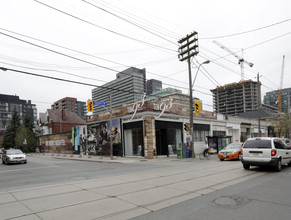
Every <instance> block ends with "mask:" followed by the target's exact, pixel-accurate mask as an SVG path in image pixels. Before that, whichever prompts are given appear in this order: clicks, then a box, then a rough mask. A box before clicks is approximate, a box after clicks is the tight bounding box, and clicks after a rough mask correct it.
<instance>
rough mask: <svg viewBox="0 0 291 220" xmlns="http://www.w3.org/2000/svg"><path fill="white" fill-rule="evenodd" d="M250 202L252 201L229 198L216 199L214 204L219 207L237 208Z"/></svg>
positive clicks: (237, 197)
mask: <svg viewBox="0 0 291 220" xmlns="http://www.w3.org/2000/svg"><path fill="white" fill-rule="evenodd" d="M249 201H250V200H249V199H246V198H242V197H239V196H229V197H220V198H218V199H215V200H214V203H215V204H216V205H219V206H224V207H230V208H236V207H240V206H242V205H244V204H246V203H248V202H249Z"/></svg>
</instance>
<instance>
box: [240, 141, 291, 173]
mask: <svg viewBox="0 0 291 220" xmlns="http://www.w3.org/2000/svg"><path fill="white" fill-rule="evenodd" d="M241 162H242V164H243V167H244V168H245V169H249V168H250V166H272V167H274V168H275V170H276V171H278V172H279V171H281V169H282V165H288V166H291V148H290V147H288V146H287V145H286V143H285V142H284V141H283V140H282V139H280V138H270V137H258V138H250V139H247V140H246V142H245V143H244V145H243V147H242V160H241Z"/></svg>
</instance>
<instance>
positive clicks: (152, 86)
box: [147, 79, 162, 95]
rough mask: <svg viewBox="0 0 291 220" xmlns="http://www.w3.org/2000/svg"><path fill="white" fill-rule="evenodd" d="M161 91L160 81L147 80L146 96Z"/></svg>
mask: <svg viewBox="0 0 291 220" xmlns="http://www.w3.org/2000/svg"><path fill="white" fill-rule="evenodd" d="M161 90H162V81H159V80H156V79H150V80H147V95H150V94H152V93H155V92H158V91H161Z"/></svg>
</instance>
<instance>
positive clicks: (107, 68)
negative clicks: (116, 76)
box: [0, 28, 203, 93]
mask: <svg viewBox="0 0 291 220" xmlns="http://www.w3.org/2000/svg"><path fill="white" fill-rule="evenodd" d="M0 29H2V28H0ZM2 30H5V31H8V30H6V29H2ZM8 32H11V31H8ZM11 33H14V34H17V35H21V34H18V33H16V32H11ZM0 34H3V35H5V36H7V37H10V38H13V39H16V40H19V41H21V42H24V43H27V44H30V45H33V46H35V47H39V48H41V49H44V50H48V51H50V52H53V53H57V54H59V55H62V56H65V57H68V58H71V59H75V60H78V61H81V62H84V63H87V64H90V65H94V66H97V67H100V68H103V69H106V70H110V71H113V72H119V71H117V70H114V69H112V68H109V67H105V66H101V65H98V64H95V63H92V62H88V61H85V60H83V59H79V58H76V57H73V56H70V55H67V54H64V53H61V52H58V51H55V50H52V49H49V48H46V47H43V46H40V45H37V44H34V43H31V42H29V41H26V40H22V39H20V38H17V37H14V36H11V35H8V34H5V33H3V32H0ZM21 36H24V37H27V38H31V37H29V36H27V35H21ZM31 39H33V40H37V41H40V42H43V43H47V44H51V45H53V46H57V47H60V48H63V49H67V50H71V51H74V52H78V53H81V54H85V55H88V56H92V57H95V58H98V59H101V60H106V61H108V62H113V63H117V62H114V61H110V60H107V59H103V58H100V57H96V56H93V55H90V54H87V53H83V52H80V51H77V50H73V49H70V48H67V47H63V46H60V45H57V44H52V43H49V42H47V41H42V40H39V39H36V38H31ZM117 64H119V65H123V66H126V67H130V66H127V65H124V64H120V63H117ZM148 73H150V74H153V75H156V76H160V77H161V75H159V74H156V73H153V72H148ZM125 74H126V73H125ZM127 75H130V74H127ZM138 78H141V77H138ZM166 78H167V79H170V80H174V81H176V82H177V79H171V78H168V77H166ZM179 82H181V83H184V84H186V83H185V82H184V81H179ZM163 84H164V85H168V86H173V87H177V86H176V85H171V84H166V83H163ZM179 88H181V89H187V88H186V87H179ZM202 93H203V92H202Z"/></svg>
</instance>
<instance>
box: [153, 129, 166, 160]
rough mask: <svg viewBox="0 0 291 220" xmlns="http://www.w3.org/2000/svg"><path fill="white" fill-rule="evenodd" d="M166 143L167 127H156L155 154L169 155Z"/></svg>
mask: <svg viewBox="0 0 291 220" xmlns="http://www.w3.org/2000/svg"><path fill="white" fill-rule="evenodd" d="M167 146H168V143H167V129H156V147H157V155H158V156H159V155H167V156H168V155H169V154H168V147H167Z"/></svg>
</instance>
